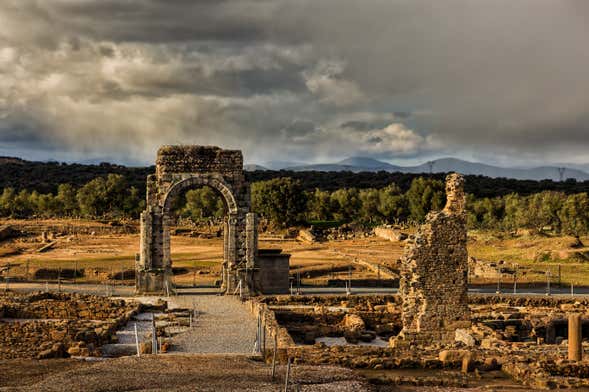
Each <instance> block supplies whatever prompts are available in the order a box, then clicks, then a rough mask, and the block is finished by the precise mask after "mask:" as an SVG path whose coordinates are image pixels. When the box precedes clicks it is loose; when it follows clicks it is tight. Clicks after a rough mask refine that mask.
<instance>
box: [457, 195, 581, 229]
mask: <svg viewBox="0 0 589 392" xmlns="http://www.w3.org/2000/svg"><path fill="white" fill-rule="evenodd" d="M468 199H469V200H468V202H467V208H468V222H469V226H470V227H471V228H481V229H502V230H506V231H512V230H517V229H521V228H526V229H532V230H534V231H536V232H538V233H541V232H543V231H546V230H549V231H552V232H555V233H564V234H568V235H572V236H574V237H576V238H579V236H581V235H585V234H587V233H588V232H589V197H588V196H587V193H576V194H572V195H566V194H564V193H561V192H553V191H544V192H540V193H535V194H533V195H529V196H519V195H516V194H510V195H507V196H503V197H496V198H492V199H491V198H483V199H478V200H477V199H475V198H474V197H472V196H471V195H469V198H468Z"/></svg>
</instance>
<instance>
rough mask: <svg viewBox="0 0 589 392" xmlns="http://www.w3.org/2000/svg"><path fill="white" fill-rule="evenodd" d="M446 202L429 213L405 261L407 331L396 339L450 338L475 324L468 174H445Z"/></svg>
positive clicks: (402, 286) (412, 341) (440, 340)
mask: <svg viewBox="0 0 589 392" xmlns="http://www.w3.org/2000/svg"><path fill="white" fill-rule="evenodd" d="M446 197H447V202H446V207H445V208H444V209H443V210H442V211H438V212H431V213H429V214H428V216H427V217H426V222H425V224H423V225H422V226H421V227H420V228H419V230H418V232H417V234H416V236H415V241H414V242H413V243H412V244H411V245H409V246H408V248H407V249H406V253H405V256H404V257H403V260H402V266H401V281H400V294H401V296H402V299H403V305H402V311H403V330H402V331H401V333H400V334H399V336H398V338H397V340H396V343H397V344H400V345H403V344H404V343H405V344H426V345H427V344H432V343H451V342H453V341H454V336H455V330H456V329H459V328H469V327H470V315H469V309H468V297H467V294H468V285H467V284H468V252H467V249H466V239H467V230H466V213H465V194H464V179H463V177H462V176H461V175H459V174H450V175H449V176H448V177H447V178H446Z"/></svg>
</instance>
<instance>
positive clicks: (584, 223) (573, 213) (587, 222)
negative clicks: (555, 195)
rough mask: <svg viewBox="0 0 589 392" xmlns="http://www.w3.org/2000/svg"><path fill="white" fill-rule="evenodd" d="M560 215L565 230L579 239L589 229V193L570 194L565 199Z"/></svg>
mask: <svg viewBox="0 0 589 392" xmlns="http://www.w3.org/2000/svg"><path fill="white" fill-rule="evenodd" d="M558 216H559V218H560V221H561V222H562V229H563V231H564V232H565V233H566V234H568V235H572V236H574V237H575V238H576V239H577V240H579V237H580V236H582V235H585V234H587V232H588V230H589V197H587V193H577V194H575V195H570V196H569V197H567V198H566V200H565V201H564V203H563V205H562V208H561V209H560V211H559V213H558Z"/></svg>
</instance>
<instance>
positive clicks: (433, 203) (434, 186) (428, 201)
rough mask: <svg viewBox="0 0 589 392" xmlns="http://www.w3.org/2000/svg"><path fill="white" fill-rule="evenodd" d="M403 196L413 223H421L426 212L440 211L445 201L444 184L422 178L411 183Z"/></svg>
mask: <svg viewBox="0 0 589 392" xmlns="http://www.w3.org/2000/svg"><path fill="white" fill-rule="evenodd" d="M405 196H406V197H407V201H408V203H409V216H410V218H411V219H413V220H414V221H415V222H423V221H424V220H425V216H426V215H427V213H428V212H430V211H432V210H440V209H442V207H443V206H444V203H445V199H446V196H445V193H444V183H442V182H441V181H438V180H432V179H429V178H428V179H425V178H423V177H418V178H416V179H414V180H413V181H412V182H411V187H410V188H409V190H408V191H407V193H406V194H405Z"/></svg>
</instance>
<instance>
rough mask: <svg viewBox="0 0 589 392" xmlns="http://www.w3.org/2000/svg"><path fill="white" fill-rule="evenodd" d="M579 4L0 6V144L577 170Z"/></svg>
mask: <svg viewBox="0 0 589 392" xmlns="http://www.w3.org/2000/svg"><path fill="white" fill-rule="evenodd" d="M588 41H589V2H587V1H585V0H577V1H573V0H571V1H566V0H558V1H555V0H518V1H513V0H492V1H472V0H462V1H455V0H445V1H434V0H430V1H419V0H407V1H400V0H361V1H360V0H296V1H293V0H272V1H270V0H268V1H266V0H234V1H222V0H1V1H0V155H9V156H20V157H24V158H27V159H38V160H46V159H55V160H59V161H86V160H111V161H117V162H121V163H130V164H146V163H150V162H152V161H153V160H154V154H155V151H156V149H157V147H158V146H159V145H161V144H189V143H190V144H207V145H219V146H222V147H225V148H239V149H242V150H243V151H244V155H245V160H246V161H247V162H256V163H260V162H265V161H272V160H281V161H285V160H286V161H309V162H319V161H334V160H337V159H341V158H345V157H348V156H358V155H360V156H372V157H375V158H379V159H383V160H386V161H389V162H392V163H401V164H403V163H414V162H422V161H424V160H427V159H430V158H435V157H443V156H454V157H459V158H466V159H469V160H476V161H484V162H488V163H495V164H503V165H537V164H552V163H558V164H561V163H567V164H577V165H582V166H584V167H588V168H589V166H586V165H587V164H589V44H588Z"/></svg>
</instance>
